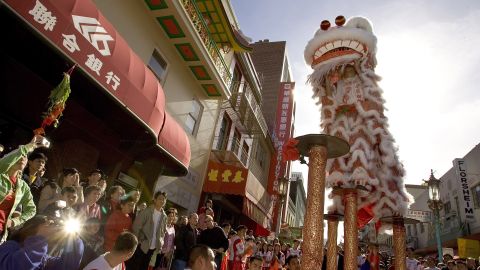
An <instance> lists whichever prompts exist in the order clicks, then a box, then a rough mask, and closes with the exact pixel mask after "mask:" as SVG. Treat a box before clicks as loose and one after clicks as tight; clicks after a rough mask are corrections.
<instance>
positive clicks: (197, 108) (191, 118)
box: [185, 99, 203, 136]
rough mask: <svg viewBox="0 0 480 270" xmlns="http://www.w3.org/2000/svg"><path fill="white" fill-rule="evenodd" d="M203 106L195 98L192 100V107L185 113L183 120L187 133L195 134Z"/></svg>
mask: <svg viewBox="0 0 480 270" xmlns="http://www.w3.org/2000/svg"><path fill="white" fill-rule="evenodd" d="M202 113H203V106H202V104H201V103H200V101H198V100H197V99H193V100H192V109H191V110H190V111H189V112H188V114H187V120H186V121H185V127H186V129H187V131H188V133H190V134H192V135H194V136H195V135H196V134H197V131H198V126H199V124H200V118H202Z"/></svg>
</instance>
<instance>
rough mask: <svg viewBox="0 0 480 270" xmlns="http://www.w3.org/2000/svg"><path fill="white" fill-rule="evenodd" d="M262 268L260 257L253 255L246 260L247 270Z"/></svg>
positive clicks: (260, 269)
mask: <svg viewBox="0 0 480 270" xmlns="http://www.w3.org/2000/svg"><path fill="white" fill-rule="evenodd" d="M262 266H263V259H262V257H260V256H257V255H254V256H251V257H250V258H248V270H262Z"/></svg>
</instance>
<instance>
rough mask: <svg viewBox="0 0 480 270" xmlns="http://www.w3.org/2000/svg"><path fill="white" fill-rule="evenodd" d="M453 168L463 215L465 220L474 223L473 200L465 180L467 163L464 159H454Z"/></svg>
mask: <svg viewBox="0 0 480 270" xmlns="http://www.w3.org/2000/svg"><path fill="white" fill-rule="evenodd" d="M453 167H454V168H455V172H456V174H457V179H458V182H459V184H460V192H461V195H460V197H461V200H460V201H462V202H463V210H462V211H463V212H464V214H465V220H467V221H475V215H474V212H473V206H474V204H473V198H472V194H471V191H470V187H469V185H468V178H467V163H466V162H465V160H464V159H461V158H456V159H454V160H453Z"/></svg>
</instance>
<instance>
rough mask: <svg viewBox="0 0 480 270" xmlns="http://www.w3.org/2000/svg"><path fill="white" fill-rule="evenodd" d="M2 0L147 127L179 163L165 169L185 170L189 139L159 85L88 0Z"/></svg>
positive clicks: (187, 159)
mask: <svg viewBox="0 0 480 270" xmlns="http://www.w3.org/2000/svg"><path fill="white" fill-rule="evenodd" d="M3 1H4V2H5V3H6V4H7V5H8V6H9V7H10V8H11V9H12V10H13V11H14V12H15V13H17V14H18V15H19V16H20V17H21V18H23V19H24V20H25V21H26V22H28V24H29V25H30V26H32V27H33V28H34V29H35V30H36V31H37V32H39V33H40V34H41V35H42V36H44V37H45V38H46V39H47V40H48V41H49V42H50V43H51V44H52V45H54V46H55V47H56V48H57V49H59V50H60V51H62V52H63V53H64V54H65V56H67V57H68V58H70V59H72V61H74V62H75V63H77V64H78V65H79V66H80V67H81V68H82V70H83V71H84V72H86V73H87V74H88V75H89V76H90V77H91V78H92V79H94V80H95V81H96V82H97V83H98V84H100V85H102V86H103V88H104V89H105V90H106V91H108V92H109V93H110V94H111V95H112V96H113V97H114V98H115V99H116V100H117V101H118V102H119V103H120V104H121V105H122V106H124V107H125V108H126V109H127V110H128V111H130V112H131V113H132V115H133V116H134V117H136V118H137V119H139V120H140V121H141V122H142V123H143V124H144V125H145V127H147V128H148V129H149V130H150V131H151V133H152V135H153V136H155V138H156V141H157V142H158V145H159V147H160V148H161V149H162V151H164V152H165V153H167V154H168V155H169V156H170V157H171V158H172V160H174V161H175V163H176V164H177V165H178V166H177V168H168V170H167V172H170V174H172V175H184V174H186V173H187V170H188V166H189V163H190V144H189V141H188V137H187V135H186V134H185V132H184V130H183V129H182V128H181V127H180V126H179V125H178V123H176V122H175V120H174V119H173V118H172V117H171V116H170V115H169V114H168V113H167V112H166V111H165V94H164V92H163V89H162V86H161V85H160V83H159V82H158V80H157V77H156V76H155V75H154V74H153V73H152V72H151V71H150V69H149V68H148V67H147V66H145V63H144V62H143V61H142V59H140V58H139V57H138V55H136V54H135V52H134V51H133V50H132V49H131V48H130V46H129V45H128V44H127V42H126V41H125V40H124V39H123V38H122V37H121V35H120V34H119V33H118V32H117V31H116V30H115V28H114V27H113V25H112V24H111V23H110V22H109V21H108V20H107V19H106V18H105V17H104V16H103V15H102V13H101V12H100V11H99V10H98V9H97V7H96V6H95V4H94V3H93V2H92V1H91V0H61V1H58V0H22V1H18V0H3ZM73 91H81V89H73ZM119 121H121V119H119Z"/></svg>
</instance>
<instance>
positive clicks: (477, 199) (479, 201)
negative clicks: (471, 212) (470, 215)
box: [472, 185, 480, 208]
mask: <svg viewBox="0 0 480 270" xmlns="http://www.w3.org/2000/svg"><path fill="white" fill-rule="evenodd" d="M472 194H473V201H474V203H475V208H480V185H476V186H474V187H473V188H472Z"/></svg>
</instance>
